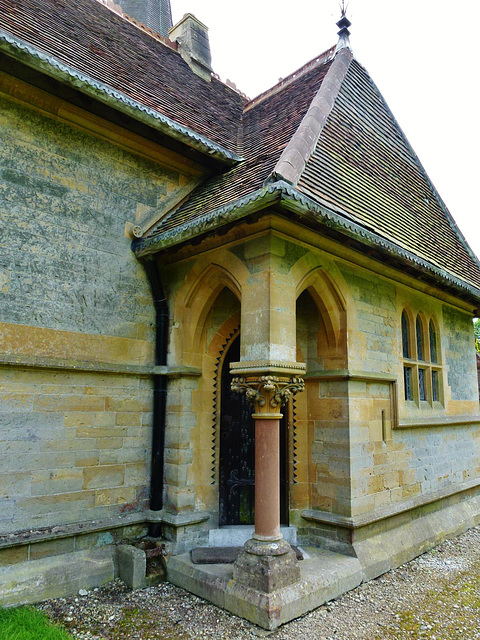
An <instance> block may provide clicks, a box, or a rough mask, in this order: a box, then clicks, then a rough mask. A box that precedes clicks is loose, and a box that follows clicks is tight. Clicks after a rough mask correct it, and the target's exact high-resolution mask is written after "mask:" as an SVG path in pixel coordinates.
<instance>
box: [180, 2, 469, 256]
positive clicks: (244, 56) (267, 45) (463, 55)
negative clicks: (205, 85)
mask: <svg viewBox="0 0 480 640" xmlns="http://www.w3.org/2000/svg"><path fill="white" fill-rule="evenodd" d="M170 1H171V5H172V13H173V22H174V23H175V22H177V21H178V20H179V19H180V18H181V17H182V16H183V14H184V13H187V12H191V13H193V14H195V15H196V16H197V18H198V19H199V20H201V21H202V22H204V23H205V24H206V25H207V27H208V28H209V36H210V47H211V51H212V58H213V68H214V71H215V72H216V73H218V74H219V75H220V77H221V78H222V80H225V79H226V78H229V79H230V80H232V81H233V82H235V83H236V85H237V87H238V88H239V89H240V90H241V91H243V92H244V93H246V94H247V95H248V96H249V97H251V98H253V97H254V96H255V95H258V93H260V92H262V91H264V90H265V89H268V88H269V87H271V86H272V85H274V84H275V83H276V82H277V81H278V79H279V78H281V77H285V76H287V75H288V74H289V73H291V72H293V71H295V70H296V69H298V68H299V67H301V66H302V65H303V64H305V62H307V61H308V60H310V59H312V58H314V57H315V56H317V55H318V54H319V53H321V52H323V51H325V50H326V49H328V48H329V47H331V46H332V45H333V44H335V43H336V42H337V35H336V34H337V31H338V28H337V27H336V25H335V23H336V21H337V20H338V19H339V18H340V8H339V2H338V1H337V0H288V1H287V0H240V1H239V2H226V1H225V0H170ZM347 15H348V17H349V18H350V20H351V21H352V26H351V27H350V31H351V37H350V42H351V45H352V49H353V52H354V54H355V56H356V58H357V59H358V61H359V62H360V63H361V64H362V65H363V66H365V67H366V69H367V70H368V72H369V73H370V75H371V77H372V79H373V81H374V82H375V83H376V84H377V86H378V88H379V90H380V92H381V93H382V95H383V97H384V98H385V100H386V101H387V104H388V105H389V107H390V108H391V110H392V112H393V114H394V115H395V117H396V119H397V121H398V123H399V124H400V126H401V127H402V129H403V131H404V133H405V134H406V136H407V138H408V140H409V142H410V144H411V145H412V147H413V148H414V150H415V152H416V153H417V155H418V157H419V158H420V161H421V162H422V164H423V166H424V167H425V169H426V171H427V173H428V175H429V177H430V179H431V180H432V182H433V184H434V186H435V187H436V188H437V191H438V192H439V194H440V196H441V197H442V198H443V200H444V202H445V203H446V205H447V207H448V208H449V210H450V213H451V214H452V216H453V217H454V219H455V220H456V222H457V224H458V226H459V227H460V230H461V231H462V233H463V234H464V236H465V238H466V239H467V241H468V243H469V244H470V246H471V248H472V249H473V250H474V252H475V253H476V254H477V256H480V200H479V198H478V186H479V183H480V176H479V175H478V174H479V169H480V162H479V153H480V109H479V93H480V73H479V71H478V62H477V60H478V55H479V46H478V43H479V37H478V36H477V35H476V32H477V29H478V27H479V25H480V2H478V0H473V1H470V2H440V1H439V0H397V1H396V2H394V1H393V0H351V1H350V5H349V7H348V10H347Z"/></svg>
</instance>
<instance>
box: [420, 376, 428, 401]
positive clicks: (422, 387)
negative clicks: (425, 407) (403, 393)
mask: <svg viewBox="0 0 480 640" xmlns="http://www.w3.org/2000/svg"><path fill="white" fill-rule="evenodd" d="M418 387H419V391H420V400H426V399H427V394H426V393H425V369H419V370H418Z"/></svg>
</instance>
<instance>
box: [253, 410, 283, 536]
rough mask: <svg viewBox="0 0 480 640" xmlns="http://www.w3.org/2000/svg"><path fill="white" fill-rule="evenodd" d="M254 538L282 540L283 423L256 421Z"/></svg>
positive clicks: (263, 418) (258, 419)
mask: <svg viewBox="0 0 480 640" xmlns="http://www.w3.org/2000/svg"><path fill="white" fill-rule="evenodd" d="M255 538H257V539H258V540H266V541H267V540H268V541H271V540H278V539H279V538H280V420H279V419H278V418H277V417H275V418H272V419H265V417H264V416H262V417H261V418H260V417H258V418H255Z"/></svg>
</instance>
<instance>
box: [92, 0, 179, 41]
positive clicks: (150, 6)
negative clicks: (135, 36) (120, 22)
mask: <svg viewBox="0 0 480 640" xmlns="http://www.w3.org/2000/svg"><path fill="white" fill-rule="evenodd" d="M101 1H102V2H103V0H101ZM117 3H118V4H119V5H121V7H122V10H123V12H124V13H127V14H128V15H129V16H130V17H132V18H135V20H137V21H138V22H141V23H142V24H144V25H145V26H146V27H149V28H150V29H153V31H156V32H157V33H159V34H160V35H162V36H165V37H166V38H168V30H169V29H170V28H171V26H172V10H171V7H170V0H117ZM104 4H105V3H104Z"/></svg>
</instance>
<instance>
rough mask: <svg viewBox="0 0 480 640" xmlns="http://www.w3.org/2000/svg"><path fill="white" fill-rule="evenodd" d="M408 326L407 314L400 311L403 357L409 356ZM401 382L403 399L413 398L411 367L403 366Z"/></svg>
mask: <svg viewBox="0 0 480 640" xmlns="http://www.w3.org/2000/svg"><path fill="white" fill-rule="evenodd" d="M409 329H410V327H409V321H408V317H407V314H406V313H405V311H404V312H403V313H402V351H403V357H404V358H410V330H409ZM403 384H404V387H405V400H413V387H412V367H410V366H409V365H407V364H404V366H403Z"/></svg>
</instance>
